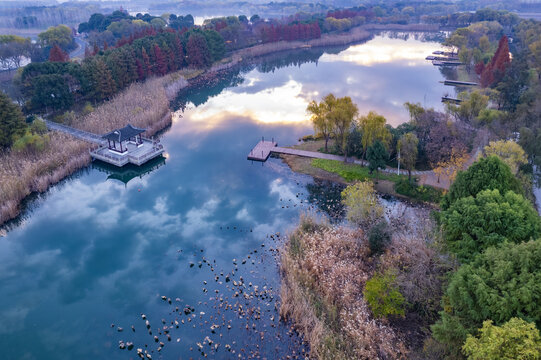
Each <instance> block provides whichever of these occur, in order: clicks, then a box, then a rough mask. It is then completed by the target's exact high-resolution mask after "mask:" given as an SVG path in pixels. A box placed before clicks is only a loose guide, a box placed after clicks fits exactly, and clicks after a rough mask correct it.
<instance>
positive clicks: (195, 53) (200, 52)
mask: <svg viewBox="0 0 541 360" xmlns="http://www.w3.org/2000/svg"><path fill="white" fill-rule="evenodd" d="M186 56H187V57H188V65H190V66H193V67H199V68H201V67H207V66H209V65H210V64H211V62H212V58H211V54H210V50H209V48H208V45H207V40H206V39H205V37H204V36H203V35H201V34H198V33H194V34H191V35H190V38H189V39H188V43H187V44H186Z"/></svg>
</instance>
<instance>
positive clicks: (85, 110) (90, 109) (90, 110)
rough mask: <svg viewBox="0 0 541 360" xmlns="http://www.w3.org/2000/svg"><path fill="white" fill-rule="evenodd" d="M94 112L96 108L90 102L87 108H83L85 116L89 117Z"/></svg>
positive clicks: (86, 105)
mask: <svg viewBox="0 0 541 360" xmlns="http://www.w3.org/2000/svg"><path fill="white" fill-rule="evenodd" d="M92 111H94V107H93V106H92V104H90V103H89V102H88V101H87V102H86V103H85V106H84V107H83V109H82V110H81V113H82V114H83V116H84V115H88V114H90V113H91V112H92Z"/></svg>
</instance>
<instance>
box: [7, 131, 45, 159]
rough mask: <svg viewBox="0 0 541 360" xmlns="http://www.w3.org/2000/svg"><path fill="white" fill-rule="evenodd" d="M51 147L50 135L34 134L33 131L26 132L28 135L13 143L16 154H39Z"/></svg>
mask: <svg viewBox="0 0 541 360" xmlns="http://www.w3.org/2000/svg"><path fill="white" fill-rule="evenodd" d="M48 145H49V136H48V135H43V136H41V135H39V134H33V133H32V132H31V131H28V130H27V131H26V133H25V134H24V135H23V136H21V137H19V138H17V140H15V142H14V143H13V150H14V151H16V152H33V153H38V152H42V151H44V150H45V149H46V147H47V146H48Z"/></svg>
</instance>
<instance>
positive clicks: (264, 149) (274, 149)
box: [248, 140, 344, 162]
mask: <svg viewBox="0 0 541 360" xmlns="http://www.w3.org/2000/svg"><path fill="white" fill-rule="evenodd" d="M277 145H278V144H277V143H276V142H274V141H265V140H261V141H260V142H258V143H257V145H256V146H255V147H254V148H253V149H252V151H250V153H249V154H248V160H254V161H262V162H265V161H267V159H268V158H269V156H270V154H271V153H274V154H285V155H297V156H303V157H308V158H314V159H315V158H317V159H328V160H339V161H344V157H343V156H339V155H332V154H323V153H320V152H315V151H306V150H298V149H290V148H283V147H278V146H277Z"/></svg>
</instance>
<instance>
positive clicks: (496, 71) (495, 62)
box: [476, 35, 511, 87]
mask: <svg viewBox="0 0 541 360" xmlns="http://www.w3.org/2000/svg"><path fill="white" fill-rule="evenodd" d="M510 63H511V57H510V55H509V40H508V39H507V36H505V35H504V36H502V38H501V39H500V42H499V43H498V49H497V50H496V52H495V53H494V56H493V57H492V60H491V61H490V63H488V64H487V65H486V66H484V68H483V69H482V72H481V86H483V87H488V86H491V85H493V84H494V83H497V82H498V81H500V80H501V79H502V78H503V76H504V75H505V71H506V70H507V67H508V66H509V64H510ZM479 68H480V70H481V67H480V66H479ZM476 71H477V65H476Z"/></svg>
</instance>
